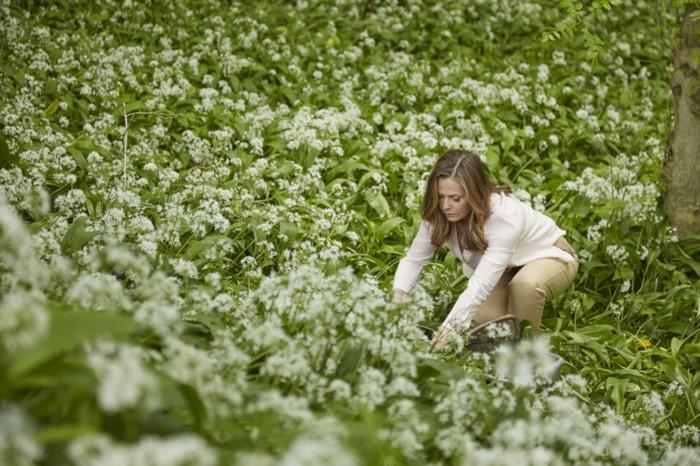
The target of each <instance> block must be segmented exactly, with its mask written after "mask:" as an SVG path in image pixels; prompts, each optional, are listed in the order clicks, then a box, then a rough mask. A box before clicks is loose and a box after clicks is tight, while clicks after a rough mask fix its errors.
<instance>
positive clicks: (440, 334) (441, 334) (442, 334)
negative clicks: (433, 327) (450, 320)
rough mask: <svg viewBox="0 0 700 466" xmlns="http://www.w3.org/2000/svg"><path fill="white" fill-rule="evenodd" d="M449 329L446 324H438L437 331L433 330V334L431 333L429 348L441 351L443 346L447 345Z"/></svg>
mask: <svg viewBox="0 0 700 466" xmlns="http://www.w3.org/2000/svg"><path fill="white" fill-rule="evenodd" d="M449 334H450V331H449V330H448V329H447V327H446V326H443V325H441V326H439V327H438V329H437V331H436V332H435V335H433V339H432V340H431V342H430V348H431V349H435V350H437V351H441V350H442V349H443V348H444V347H445V346H447V341H448V339H449V336H450V335H449Z"/></svg>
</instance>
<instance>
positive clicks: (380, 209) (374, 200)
mask: <svg viewBox="0 0 700 466" xmlns="http://www.w3.org/2000/svg"><path fill="white" fill-rule="evenodd" d="M364 196H365V199H366V200H367V203H368V204H369V205H370V206H371V207H372V208H373V209H374V210H375V211H377V213H378V214H379V215H380V216H383V217H386V218H389V217H392V215H391V208H390V207H389V203H388V202H387V201H386V198H385V197H384V196H383V195H382V193H373V192H367V193H365V195H364Z"/></svg>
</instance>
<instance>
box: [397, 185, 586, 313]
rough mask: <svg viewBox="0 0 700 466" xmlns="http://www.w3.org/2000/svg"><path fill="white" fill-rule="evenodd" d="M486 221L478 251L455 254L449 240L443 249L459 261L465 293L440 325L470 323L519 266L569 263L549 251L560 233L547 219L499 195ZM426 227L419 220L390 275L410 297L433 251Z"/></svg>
mask: <svg viewBox="0 0 700 466" xmlns="http://www.w3.org/2000/svg"><path fill="white" fill-rule="evenodd" d="M490 207H491V215H490V216H489V217H488V218H487V219H486V222H485V223H484V238H485V239H486V242H487V243H488V247H487V248H486V249H485V250H484V251H479V252H473V251H468V250H465V251H461V253H460V250H459V244H458V243H457V238H456V236H455V234H452V235H451V236H450V238H449V239H448V240H447V241H446V244H447V247H448V248H449V249H450V250H451V251H452V253H453V254H454V255H455V256H457V257H458V258H459V259H460V260H461V261H462V269H463V271H464V274H465V275H466V276H467V277H468V278H469V283H468V285H467V289H466V290H464V292H463V293H462V294H461V295H460V296H459V298H458V299H457V302H456V303H455V305H454V306H453V307H452V310H451V311H450V313H449V314H448V316H447V318H446V319H445V323H446V324H447V323H448V322H449V323H451V324H461V325H463V326H468V325H469V323H470V322H471V319H472V317H473V316H474V314H475V313H476V311H477V310H478V309H479V306H481V303H483V302H484V300H485V299H486V298H487V297H488V295H489V294H490V293H491V291H492V290H493V288H494V287H495V286H496V283H498V280H499V279H500V278H501V275H503V272H504V271H505V269H506V268H508V267H517V266H521V265H525V264H527V263H529V262H532V261H534V260H535V259H542V258H545V257H554V258H557V259H561V260H563V261H564V262H567V263H568V262H571V261H573V257H572V256H571V254H569V253H567V252H566V251H563V250H562V249H559V248H558V247H556V246H554V243H555V242H556V241H557V240H558V239H559V238H560V237H562V236H563V235H564V234H565V232H564V231H563V230H562V229H561V228H559V227H558V226H557V225H556V223H554V220H552V219H551V218H550V217H548V216H546V215H544V214H542V213H540V212H538V211H536V210H534V209H533V208H532V207H530V206H529V205H527V204H525V203H523V202H521V201H519V200H518V199H516V198H514V197H512V196H509V195H506V194H504V193H493V194H491V198H490ZM431 233H432V226H431V224H430V223H429V222H427V221H425V220H423V221H422V222H421V224H420V227H419V228H418V233H417V234H416V237H415V238H414V239H413V243H412V244H411V247H410V248H409V249H408V251H407V253H406V255H405V256H404V258H403V259H401V261H399V265H398V267H397V269H396V273H395V274H394V288H395V289H396V288H398V289H400V290H403V291H406V292H408V291H410V290H411V288H413V287H414V286H415V284H416V282H417V281H418V277H419V276H420V273H421V271H422V270H423V268H424V267H425V265H426V264H427V263H428V261H429V260H430V259H431V258H432V257H433V254H434V253H435V250H436V249H437V248H436V247H435V246H434V245H433V244H432V243H431V242H430V237H431Z"/></svg>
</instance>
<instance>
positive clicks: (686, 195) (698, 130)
mask: <svg viewBox="0 0 700 466" xmlns="http://www.w3.org/2000/svg"><path fill="white" fill-rule="evenodd" d="M694 11H698V7H690V6H689V7H687V8H686V10H685V13H684V15H683V23H682V25H681V31H680V42H679V44H678V47H677V48H676V50H675V51H674V62H675V63H674V65H675V71H674V72H673V75H672V76H671V90H672V91H673V111H674V128H673V131H672V132H671V134H670V135H669V137H668V141H667V146H666V149H667V153H666V161H665V165H664V176H665V178H666V182H667V185H668V189H667V192H666V199H665V205H664V209H665V211H666V214H667V215H668V217H669V219H670V221H671V224H672V225H673V226H675V227H676V228H677V229H678V234H679V236H681V237H683V236H685V235H688V234H693V233H695V234H700V20H692V19H691V18H690V15H691V14H692V13H693V12H694Z"/></svg>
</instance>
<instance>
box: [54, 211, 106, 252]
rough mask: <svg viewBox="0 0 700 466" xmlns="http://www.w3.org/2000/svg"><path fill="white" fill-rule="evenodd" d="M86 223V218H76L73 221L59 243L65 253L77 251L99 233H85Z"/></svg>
mask: <svg viewBox="0 0 700 466" xmlns="http://www.w3.org/2000/svg"><path fill="white" fill-rule="evenodd" d="M87 222H88V218H87V217H78V218H77V219H75V220H74V221H73V223H72V224H71V226H70V227H69V228H68V231H66V234H65V235H64V236H63V240H62V241H61V247H62V248H63V250H64V251H65V252H67V253H73V252H76V251H79V250H80V249H81V248H82V247H83V246H85V245H86V244H87V243H88V242H89V241H90V240H91V239H93V238H94V237H95V236H97V235H99V234H100V232H99V231H87V229H86V227H87Z"/></svg>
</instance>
